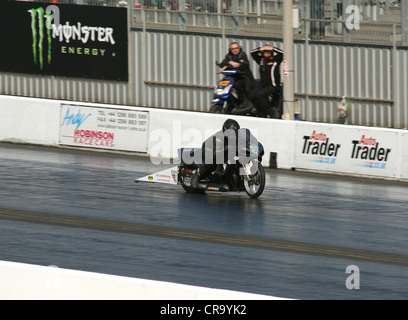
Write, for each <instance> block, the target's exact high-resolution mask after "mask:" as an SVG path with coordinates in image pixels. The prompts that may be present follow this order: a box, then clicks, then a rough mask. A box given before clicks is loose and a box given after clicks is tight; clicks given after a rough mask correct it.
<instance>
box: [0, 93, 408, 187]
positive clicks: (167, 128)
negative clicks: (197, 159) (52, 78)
mask: <svg viewBox="0 0 408 320" xmlns="http://www.w3.org/2000/svg"><path fill="white" fill-rule="evenodd" d="M0 114H1V118H0V141H9V142H22V143H32V144H41V145H50V146H62V145H70V146H77V147H87V148H103V149H106V150H113V151H134V152H141V153H144V154H147V155H149V156H151V157H152V158H154V159H158V158H160V159H161V160H162V161H163V162H166V163H169V162H171V159H172V158H175V157H176V156H177V148H180V147H197V146H200V145H201V143H202V141H204V140H205V139H206V138H207V137H208V136H209V135H211V134H212V133H214V132H216V131H217V130H220V128H221V126H222V123H223V122H224V121H225V119H227V118H235V119H236V120H238V121H239V123H240V124H241V127H246V128H249V129H251V131H252V132H253V133H254V135H255V136H257V138H258V139H259V140H260V141H261V142H262V144H263V145H264V148H265V156H264V160H263V163H264V165H265V166H266V167H268V166H272V167H276V168H280V169H293V168H294V169H301V170H310V171H316V172H329V173H336V174H347V175H363V176H366V177H376V178H384V179H393V180H406V179H408V164H407V161H405V160H406V159H407V158H408V133H407V131H406V130H396V129H386V128H373V127H361V126H346V125H337V124H324V123H314V122H304V121H282V120H275V119H261V118H253V117H243V116H229V115H217V114H210V113H199V112H186V111H175V110H163V109H153V108H139V107H130V106H115V105H102V104H94V103H80V104H76V103H73V102H67V101H58V100H46V99H35V98H24V97H14V96H4V95H0ZM158 162H160V161H158Z"/></svg>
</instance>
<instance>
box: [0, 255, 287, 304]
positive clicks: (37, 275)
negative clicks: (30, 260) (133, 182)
mask: <svg viewBox="0 0 408 320" xmlns="http://www.w3.org/2000/svg"><path fill="white" fill-rule="evenodd" d="M0 299H1V300H16V299H18V300H33V299H35V300H43V299H45V300H67V299H75V300H116V299H121V300H125V299H131V300H242V299H245V300H255V299H256V300H272V299H273V300H275V299H283V298H278V297H273V296H266V295H259V294H251V293H245V292H238V291H231V290H220V289H211V288H203V287H197V286H189V285H182V284H176V283H170V282H162V281H153V280H145V279H137V278H129V277H122V276H113V275H107V274H101V273H93V272H85V271H76V270H69V269H62V268H58V267H55V266H48V267H44V266H38V265H31V264H25V263H16V262H7V261H0ZM163 306H167V303H165V302H163Z"/></svg>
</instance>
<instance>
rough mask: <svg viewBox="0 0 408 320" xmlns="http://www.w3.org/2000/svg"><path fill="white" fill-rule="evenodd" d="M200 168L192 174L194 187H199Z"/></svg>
mask: <svg viewBox="0 0 408 320" xmlns="http://www.w3.org/2000/svg"><path fill="white" fill-rule="evenodd" d="M199 170H200V169H197V171H196V173H193V174H192V175H191V186H192V187H193V188H194V189H197V188H198V180H199V175H200V174H199Z"/></svg>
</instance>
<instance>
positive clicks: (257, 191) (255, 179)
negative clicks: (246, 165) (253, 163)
mask: <svg viewBox="0 0 408 320" xmlns="http://www.w3.org/2000/svg"><path fill="white" fill-rule="evenodd" d="M243 178H244V187H245V192H246V193H247V195H248V196H249V197H251V198H254V199H255V198H258V197H259V196H260V195H261V194H262V192H263V191H264V188H265V182H266V178H265V169H264V167H263V166H262V164H261V163H260V162H259V163H258V170H257V171H256V172H255V173H254V174H253V175H249V176H247V175H245V176H244V177H243Z"/></svg>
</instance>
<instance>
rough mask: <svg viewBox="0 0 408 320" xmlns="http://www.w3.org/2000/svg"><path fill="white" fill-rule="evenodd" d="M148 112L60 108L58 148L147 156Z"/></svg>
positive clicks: (70, 106)
mask: <svg viewBox="0 0 408 320" xmlns="http://www.w3.org/2000/svg"><path fill="white" fill-rule="evenodd" d="M148 123H149V112H148V111H135V110H127V109H110V108H101V107H88V106H79V105H69V104H62V105H61V121H60V138H59V143H60V145H68V146H77V147H87V148H100V149H110V150H118V151H119V150H122V151H135V152H147V134H148Z"/></svg>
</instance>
